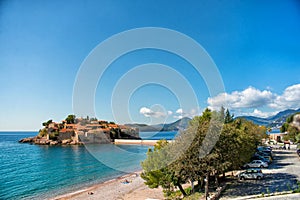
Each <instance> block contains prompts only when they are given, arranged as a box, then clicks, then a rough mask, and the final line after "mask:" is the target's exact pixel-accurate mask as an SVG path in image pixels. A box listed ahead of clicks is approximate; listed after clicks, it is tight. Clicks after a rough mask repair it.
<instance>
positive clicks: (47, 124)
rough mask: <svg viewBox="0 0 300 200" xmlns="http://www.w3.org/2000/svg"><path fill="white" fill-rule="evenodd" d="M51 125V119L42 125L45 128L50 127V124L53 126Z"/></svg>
mask: <svg viewBox="0 0 300 200" xmlns="http://www.w3.org/2000/svg"><path fill="white" fill-rule="evenodd" d="M51 123H52V119H49V120H48V121H46V122H43V123H42V125H43V126H45V127H48V126H49V124H51Z"/></svg>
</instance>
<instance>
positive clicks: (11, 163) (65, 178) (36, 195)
mask: <svg viewBox="0 0 300 200" xmlns="http://www.w3.org/2000/svg"><path fill="white" fill-rule="evenodd" d="M36 134H37V133H36V132H26V133H21V132H0V199H1V200H2V199H45V198H50V197H55V196H57V195H61V194H65V193H67V192H71V191H75V190H78V189H81V188H83V187H87V186H90V185H93V184H96V183H101V182H104V181H106V180H109V179H113V178H116V177H119V176H122V175H124V174H125V173H128V172H134V171H137V170H140V169H141V167H140V162H141V161H142V160H144V159H145V158H146V152H147V150H148V148H149V146H142V145H111V144H105V145H103V144H102V145H89V146H39V145H30V144H20V143H18V140H20V139H21V138H24V137H29V136H34V135H36ZM175 134H176V133H175V132H161V133H157V134H154V133H151V132H147V133H141V134H140V135H141V137H142V138H144V139H162V138H165V139H172V138H173V137H174V135H175Z"/></svg>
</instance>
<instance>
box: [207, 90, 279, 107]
mask: <svg viewBox="0 0 300 200" xmlns="http://www.w3.org/2000/svg"><path fill="white" fill-rule="evenodd" d="M273 98H274V95H273V94H272V92H271V91H268V90H263V91H260V90H258V89H256V88H253V87H248V88H247V89H245V90H243V91H234V92H232V93H231V94H228V93H221V94H219V95H217V96H216V97H210V98H208V99H207V103H208V105H209V108H211V109H213V110H216V109H217V110H218V109H220V107H221V106H224V107H226V108H229V109H232V108H258V107H261V106H264V105H266V104H269V103H271V102H272V100H273Z"/></svg>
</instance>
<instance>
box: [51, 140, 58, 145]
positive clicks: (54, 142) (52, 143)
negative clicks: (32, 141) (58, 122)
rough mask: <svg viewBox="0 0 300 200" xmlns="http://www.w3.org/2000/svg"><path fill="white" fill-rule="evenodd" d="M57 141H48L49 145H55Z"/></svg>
mask: <svg viewBox="0 0 300 200" xmlns="http://www.w3.org/2000/svg"><path fill="white" fill-rule="evenodd" d="M57 144H58V142H57V141H50V145H57Z"/></svg>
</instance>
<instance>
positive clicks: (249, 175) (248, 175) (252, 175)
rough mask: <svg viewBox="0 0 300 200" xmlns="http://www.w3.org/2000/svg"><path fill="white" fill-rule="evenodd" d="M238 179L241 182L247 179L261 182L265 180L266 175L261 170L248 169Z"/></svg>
mask: <svg viewBox="0 0 300 200" xmlns="http://www.w3.org/2000/svg"><path fill="white" fill-rule="evenodd" d="M238 178H239V179H240V180H246V179H256V180H260V179H263V178H264V174H263V173H262V171H261V169H247V170H246V171H244V172H241V173H240V174H239V175H238Z"/></svg>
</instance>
